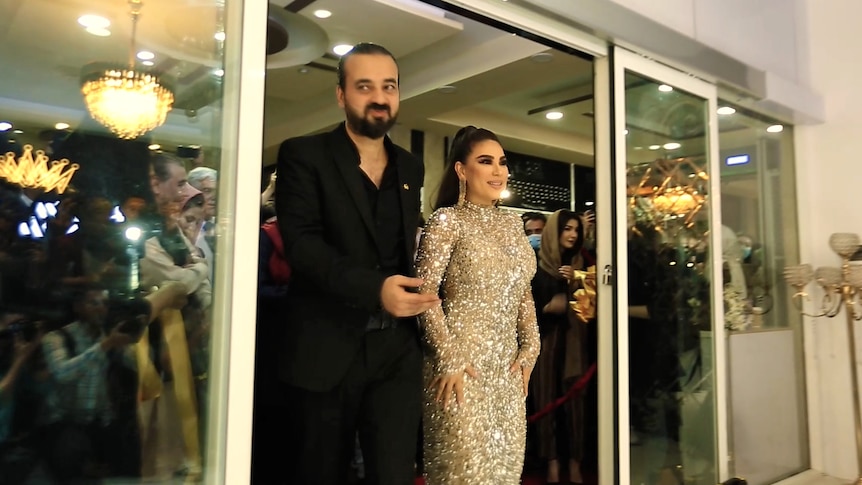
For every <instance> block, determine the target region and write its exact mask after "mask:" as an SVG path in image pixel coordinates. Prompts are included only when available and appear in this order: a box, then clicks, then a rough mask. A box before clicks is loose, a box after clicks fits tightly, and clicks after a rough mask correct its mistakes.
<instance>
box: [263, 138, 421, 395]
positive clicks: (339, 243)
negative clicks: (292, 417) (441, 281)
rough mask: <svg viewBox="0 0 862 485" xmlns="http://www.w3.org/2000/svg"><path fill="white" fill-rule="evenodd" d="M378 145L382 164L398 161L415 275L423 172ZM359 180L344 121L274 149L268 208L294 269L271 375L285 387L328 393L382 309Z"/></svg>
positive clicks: (370, 220) (399, 152)
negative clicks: (272, 189) (280, 343)
mask: <svg viewBox="0 0 862 485" xmlns="http://www.w3.org/2000/svg"><path fill="white" fill-rule="evenodd" d="M385 142H386V144H387V148H388V152H389V153H390V160H389V163H396V164H397V170H398V191H399V193H400V195H401V197H400V199H401V215H402V217H401V219H402V221H401V225H402V229H403V231H404V246H405V248H404V250H405V251H406V252H407V254H406V255H405V257H406V259H405V261H409V262H411V264H410V267H411V269H410V273H413V269H412V261H413V252H414V249H415V248H414V246H415V241H416V226H417V224H418V221H419V213H420V210H421V207H420V198H419V193H420V188H421V187H422V183H423V179H424V167H423V166H422V164H421V162H419V161H418V160H417V159H416V158H415V157H414V156H413V155H411V154H410V153H409V152H407V151H406V150H404V149H402V148H400V147H398V146H396V145H394V144H393V143H392V142H391V141H390V140H389V139H388V137H387V139H386V141H385ZM391 154H395V157H394V160H393V159H392V157H391ZM364 176H365V175H364V174H363V173H362V171H361V169H360V168H359V158H358V152H357V151H356V148H355V147H354V146H353V143H352V141H351V140H350V138H349V137H348V136H347V131H346V129H345V127H344V124H343V123H342V124H341V125H340V126H339V127H338V128H336V129H335V130H333V131H331V132H329V133H323V134H319V135H312V136H305V137H299V138H291V139H289V140H286V141H285V142H283V143H282V144H281V147H280V149H279V153H278V178H277V179H276V200H275V206H276V212H277V215H278V225H279V228H280V230H281V233H282V237H283V239H284V248H285V254H286V255H287V259H288V261H289V263H290V265H291V267H292V270H293V272H292V276H291V283H290V291H289V294H288V305H287V307H288V310H287V313H286V315H285V318H284V322H283V324H284V325H285V345H284V346H283V347H282V349H283V350H282V355H281V356H280V369H279V374H280V376H281V378H282V380H284V381H285V382H287V383H288V384H290V385H293V386H297V387H301V388H304V389H308V390H312V391H327V390H330V389H332V388H333V387H335V386H336V385H337V384H338V383H339V382H340V381H341V379H342V378H343V376H344V375H345V374H346V372H347V369H348V367H349V365H350V363H351V362H352V361H353V360H354V358H355V357H356V353H357V352H358V350H359V346H360V344H361V340H362V336H363V334H364V333H365V331H366V326H367V324H368V321H369V318H370V316H371V315H372V313H373V312H376V311H378V310H379V308H380V288H381V286H382V284H383V280H384V279H385V276H384V275H383V274H382V273H381V271H380V266H379V261H380V257H379V251H378V245H377V241H376V237H377V236H376V231H375V220H374V215H373V214H372V211H371V205H370V203H369V201H368V196H367V194H366V190H365V188H364V186H363V183H364V182H363V179H362V177H364ZM411 276H412V274H411Z"/></svg>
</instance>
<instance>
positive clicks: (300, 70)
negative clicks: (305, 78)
mask: <svg viewBox="0 0 862 485" xmlns="http://www.w3.org/2000/svg"><path fill="white" fill-rule="evenodd" d="M298 72H299V73H300V74H308V73H309V72H311V70H310V69H309V68H307V67H305V66H302V67H300V68H299V69H298Z"/></svg>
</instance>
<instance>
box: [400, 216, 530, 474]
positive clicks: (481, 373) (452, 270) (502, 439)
mask: <svg viewBox="0 0 862 485" xmlns="http://www.w3.org/2000/svg"><path fill="white" fill-rule="evenodd" d="M522 227H523V226H522V223H521V220H520V218H519V217H518V215H517V214H513V213H506V212H503V211H501V210H499V209H497V208H494V207H482V206H478V205H474V204H471V203H469V202H462V203H461V204H459V205H457V206H455V207H447V208H443V209H439V210H437V211H436V212H434V214H432V215H431V217H430V219H429V221H428V224H427V225H426V227H425V232H424V234H423V236H422V242H421V243H420V248H419V254H418V257H417V270H418V275H419V277H420V278H423V279H424V280H425V283H424V284H423V286H422V287H421V288H420V291H421V292H422V293H437V292H438V290H440V289H442V304H441V305H439V306H437V307H435V308H432V309H431V310H429V311H427V312H426V313H425V314H423V315H422V316H421V318H420V320H421V322H422V326H423V329H424V339H425V345H426V354H425V365H424V377H425V386H426V388H425V404H424V409H423V428H424V440H425V444H424V451H425V475H426V480H427V484H428V485H438V484H446V485H451V484H464V485H485V484H487V485H506V484H513V485H515V484H518V483H520V476H521V471H522V468H523V464H524V445H525V439H526V428H527V421H526V419H527V417H526V406H525V396H524V388H523V380H522V377H521V373H520V372H517V373H511V372H509V368H510V367H511V365H512V363H514V362H516V361H518V362H519V363H520V364H521V365H522V366H532V365H533V364H534V363H535V361H536V357H537V356H538V354H539V345H540V344H539V342H540V340H539V331H538V327H537V325H536V311H535V306H534V304H533V297H532V294H531V291H530V280H531V279H532V278H533V275H534V274H535V272H536V256H535V253H534V252H533V250H532V248H531V247H530V244H529V243H528V242H527V238H526V237H524V231H523V229H522ZM467 365H472V366H473V368H474V369H475V370H476V371H477V372H478V377H477V378H475V379H474V378H471V377H470V376H467V375H465V377H464V379H465V381H464V396H465V402H464V404H462V405H460V406H459V405H457V404H455V398H454V395H453V397H452V400H451V401H450V403H449V408H448V410H444V409H443V403H441V402H437V401H436V400H435V394H436V389H432V388H430V386H429V384H430V383H431V381H432V380H433V379H434V377H437V376H439V375H443V374H448V373H454V372H461V371H463V370H464V368H465V367H466V366H467Z"/></svg>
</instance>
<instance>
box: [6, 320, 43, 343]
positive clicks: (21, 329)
mask: <svg viewBox="0 0 862 485" xmlns="http://www.w3.org/2000/svg"><path fill="white" fill-rule="evenodd" d="M39 327H40V324H39V322H38V321H36V320H32V319H30V318H20V319H18V320H15V321H14V322H12V323H10V324H9V326H8V327H6V328H5V329H3V330H0V338H13V337H15V336H16V335H20V336H21V338H22V339H23V340H24V341H26V342H30V341H31V340H33V339H34V338H36V335H38V334H39Z"/></svg>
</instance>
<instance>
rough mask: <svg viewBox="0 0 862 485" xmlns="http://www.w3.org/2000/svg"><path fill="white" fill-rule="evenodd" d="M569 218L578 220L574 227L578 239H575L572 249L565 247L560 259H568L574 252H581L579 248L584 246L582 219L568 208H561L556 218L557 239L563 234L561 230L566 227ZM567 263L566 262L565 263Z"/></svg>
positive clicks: (573, 255)
mask: <svg viewBox="0 0 862 485" xmlns="http://www.w3.org/2000/svg"><path fill="white" fill-rule="evenodd" d="M571 220H576V221H578V227H577V229H575V231H577V233H578V240H577V241H575V245H574V247H572V249H567V250H565V251H564V252H563V254H562V255H561V256H562V261H569V260H571V259H572V258H573V257H575V255H576V254H578V253H580V252H581V248H582V247H584V221H583V219H581V216H580V215H578V214H577V213H575V212H572V211H569V210H561V211H560V215H559V218H558V219H557V240H559V239H560V236H562V235H563V231H564V230H565V229H566V224H568V223H569V221H571ZM565 264H568V263H565Z"/></svg>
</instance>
